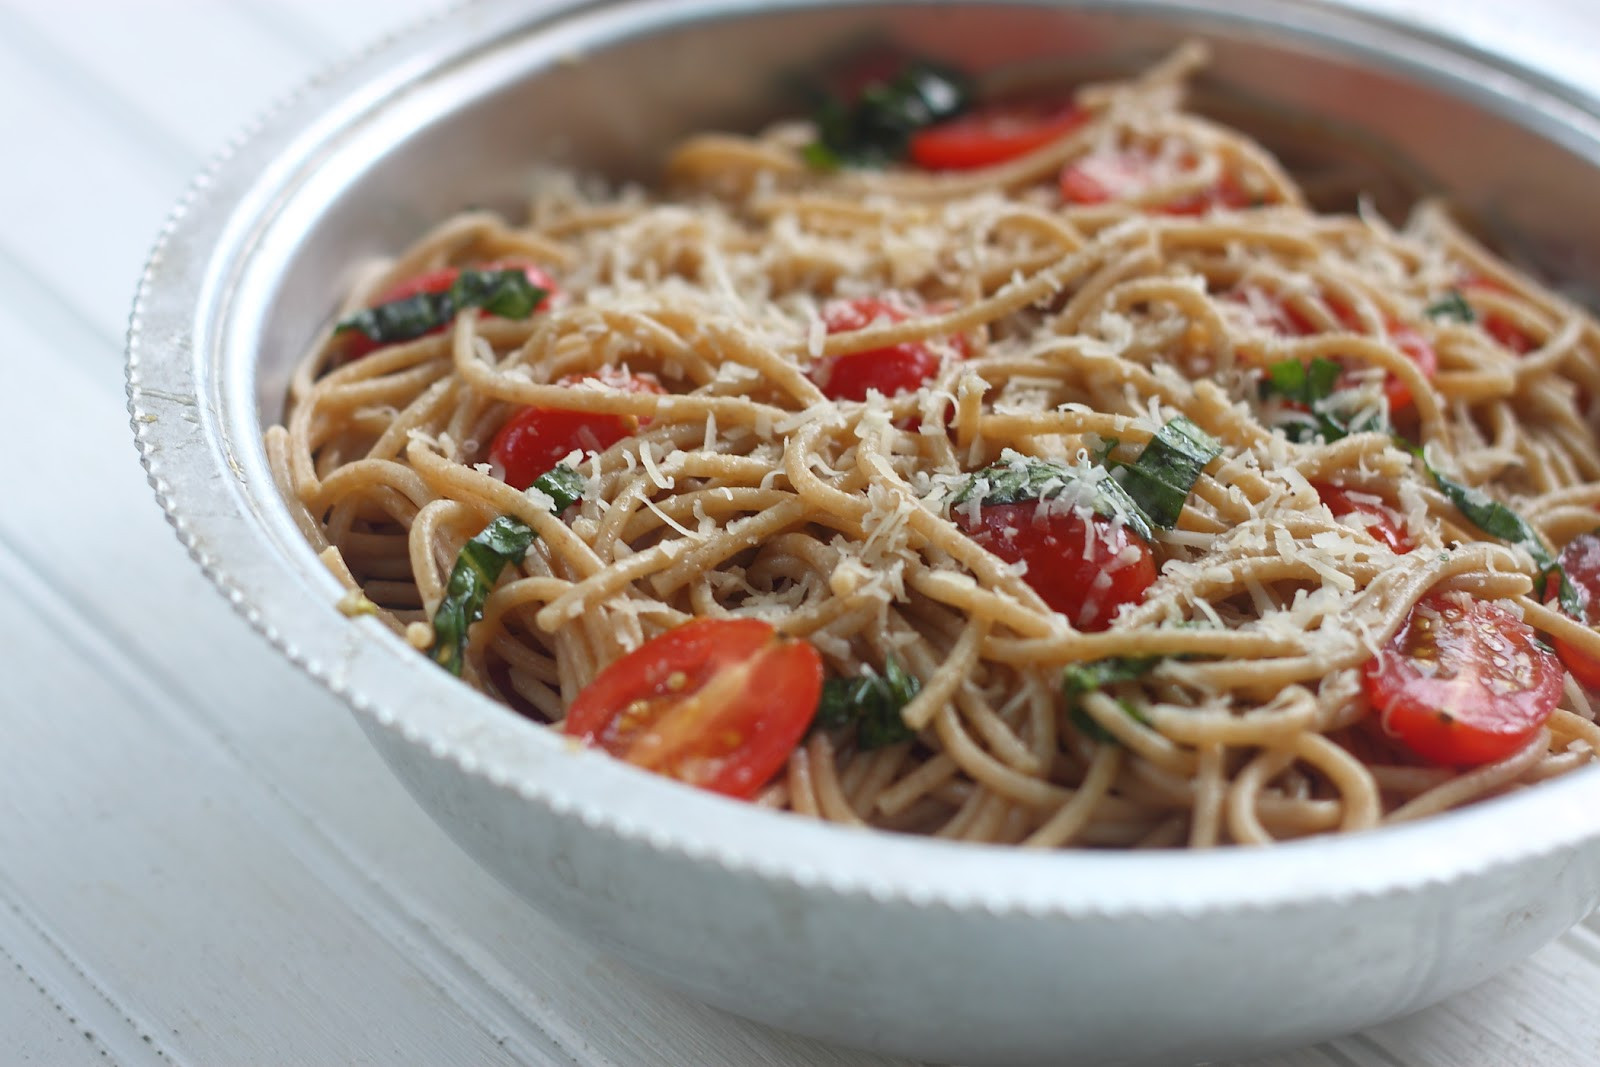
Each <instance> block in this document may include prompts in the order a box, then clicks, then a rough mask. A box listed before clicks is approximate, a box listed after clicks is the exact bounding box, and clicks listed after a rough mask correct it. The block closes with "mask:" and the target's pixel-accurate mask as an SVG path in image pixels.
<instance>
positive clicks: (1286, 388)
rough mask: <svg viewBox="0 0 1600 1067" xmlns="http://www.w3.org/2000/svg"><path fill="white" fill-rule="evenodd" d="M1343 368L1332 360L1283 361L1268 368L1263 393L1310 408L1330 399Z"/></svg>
mask: <svg viewBox="0 0 1600 1067" xmlns="http://www.w3.org/2000/svg"><path fill="white" fill-rule="evenodd" d="M1343 370H1344V368H1343V367H1341V366H1339V364H1337V363H1335V362H1334V361H1333V360H1331V359H1323V358H1322V357H1321V356H1318V357H1316V358H1315V359H1313V360H1312V361H1311V362H1310V363H1301V362H1300V361H1299V360H1298V359H1285V360H1282V361H1281V362H1278V363H1273V364H1271V365H1269V366H1268V367H1267V380H1266V382H1265V383H1264V384H1265V388H1266V391H1267V392H1268V393H1269V394H1270V393H1275V394H1277V395H1278V396H1281V397H1283V398H1284V399H1285V400H1293V401H1296V402H1297V403H1301V404H1306V405H1308V406H1309V405H1311V404H1315V403H1316V402H1317V401H1319V400H1326V399H1327V398H1328V397H1329V396H1331V395H1332V394H1333V392H1334V389H1335V387H1336V383H1337V382H1338V380H1339V375H1340V374H1341V373H1342V372H1343Z"/></svg>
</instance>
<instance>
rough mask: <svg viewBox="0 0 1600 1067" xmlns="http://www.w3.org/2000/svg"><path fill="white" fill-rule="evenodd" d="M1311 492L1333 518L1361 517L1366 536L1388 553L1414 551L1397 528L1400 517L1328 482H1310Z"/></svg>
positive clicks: (1405, 536) (1402, 532)
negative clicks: (1375, 541) (1353, 497)
mask: <svg viewBox="0 0 1600 1067" xmlns="http://www.w3.org/2000/svg"><path fill="white" fill-rule="evenodd" d="M1311 488H1313V489H1315V490H1316V491H1317V497H1318V499H1320V500H1321V501H1322V502H1323V504H1325V505H1327V508H1328V510H1329V511H1331V512H1333V517H1334V518H1336V519H1337V518H1340V517H1342V516H1345V515H1350V514H1357V515H1361V516H1362V517H1363V521H1364V523H1365V525H1366V527H1367V532H1368V533H1370V534H1371V535H1372V536H1373V537H1374V538H1375V539H1377V541H1378V542H1379V543H1380V544H1382V545H1383V546H1384V547H1386V548H1387V549H1388V550H1389V551H1390V552H1393V553H1395V554H1396V555H1400V554H1402V553H1405V552H1410V551H1411V550H1412V549H1413V548H1414V547H1416V546H1415V545H1413V544H1412V543H1411V538H1410V536H1409V535H1408V534H1407V533H1406V530H1405V527H1404V526H1403V525H1402V524H1401V522H1400V516H1399V515H1396V514H1395V513H1394V512H1393V511H1391V510H1390V509H1389V508H1387V507H1385V506H1384V505H1382V504H1374V503H1371V502H1370V501H1366V500H1354V499H1352V498H1351V497H1350V494H1349V493H1348V492H1347V491H1346V490H1345V489H1344V488H1343V487H1342V486H1337V485H1333V484H1331V483H1329V482H1312V483H1311Z"/></svg>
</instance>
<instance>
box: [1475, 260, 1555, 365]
mask: <svg viewBox="0 0 1600 1067" xmlns="http://www.w3.org/2000/svg"><path fill="white" fill-rule="evenodd" d="M1461 288H1463V289H1485V290H1488V291H1489V292H1492V293H1509V292H1510V291H1511V290H1509V289H1507V288H1506V287H1505V286H1504V285H1501V284H1500V283H1499V282H1497V281H1495V280H1494V279H1493V278H1485V277H1483V276H1482V275H1480V274H1469V275H1467V276H1466V277H1465V278H1463V279H1461ZM1479 321H1480V322H1481V324H1482V325H1483V329H1484V332H1485V333H1487V334H1488V335H1489V336H1490V337H1493V338H1494V339H1495V340H1496V341H1499V342H1500V344H1501V345H1503V346H1504V347H1505V348H1507V349H1509V350H1511V351H1512V352H1515V353H1516V354H1517V355H1519V356H1522V355H1526V354H1527V353H1529V352H1532V351H1533V350H1534V349H1535V348H1537V347H1538V346H1537V345H1536V344H1535V343H1534V340H1533V338H1531V337H1529V336H1528V335H1527V334H1525V333H1523V332H1522V331H1521V330H1520V329H1518V328H1517V327H1516V326H1514V325H1512V324H1511V323H1510V322H1509V321H1507V320H1506V318H1505V316H1503V315H1496V314H1494V313H1492V312H1491V313H1489V314H1487V315H1484V316H1482V317H1481V318H1480V320H1479Z"/></svg>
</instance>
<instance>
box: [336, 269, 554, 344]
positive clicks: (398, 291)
mask: <svg viewBox="0 0 1600 1067" xmlns="http://www.w3.org/2000/svg"><path fill="white" fill-rule="evenodd" d="M513 267H521V268H522V270H523V273H525V274H526V275H527V276H528V281H529V282H530V283H531V284H533V285H536V286H538V287H539V288H540V289H543V290H544V291H545V292H546V293H547V294H550V295H554V293H555V291H556V283H555V280H554V279H553V278H551V277H550V275H548V274H546V273H545V272H544V270H543V269H542V268H540V267H536V266H534V265H533V264H532V263H522V262H515V263H513V262H505V263H485V264H483V265H482V266H481V267H473V268H470V269H472V270H510V269H512V268H513ZM462 269H463V268H461V267H440V268H439V269H438V270H430V271H427V272H426V273H423V274H419V275H417V276H416V277H414V278H407V279H406V280H405V281H403V282H397V283H395V284H394V285H391V286H390V287H389V288H387V289H385V290H384V291H383V292H381V293H379V294H378V297H377V299H375V300H373V301H372V303H371V304H370V305H369V306H371V307H377V306H379V305H380V304H392V303H394V302H395V301H396V300H407V299H409V298H411V297H413V296H417V295H419V294H422V293H442V292H444V291H445V290H446V289H449V288H450V286H452V285H454V284H455V280H456V278H458V277H459V276H460V275H461V271H462ZM549 306H550V296H549V295H547V296H546V297H545V298H544V300H542V301H541V302H540V303H539V307H538V309H537V310H539V311H543V310H544V309H546V308H548V307H549ZM443 329H444V327H442V326H441V327H439V329H437V330H430V331H429V333H440V332H442V331H443ZM340 345H341V348H340V351H341V352H342V353H343V356H344V358H345V359H346V360H351V359H360V358H361V357H362V356H364V355H366V354H368V353H369V352H375V351H377V350H378V349H380V348H382V347H384V346H383V345H381V344H379V343H378V342H377V341H374V340H373V339H372V338H370V337H368V336H367V335H366V334H364V333H361V332H360V331H359V330H357V331H352V332H350V333H347V334H345V335H344V336H343V338H341V340H340Z"/></svg>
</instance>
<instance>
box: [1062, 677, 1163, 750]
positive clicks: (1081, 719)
mask: <svg viewBox="0 0 1600 1067" xmlns="http://www.w3.org/2000/svg"><path fill="white" fill-rule="evenodd" d="M1164 658H1165V657H1163V656H1111V657H1109V658H1107V659H1097V660H1091V661H1089V662H1088V663H1074V664H1071V665H1070V666H1068V667H1067V669H1066V670H1065V671H1063V672H1062V675H1061V689H1062V692H1064V693H1065V694H1066V697H1067V715H1068V717H1069V718H1070V719H1071V721H1072V725H1074V726H1076V727H1077V728H1078V729H1079V730H1080V731H1081V732H1082V733H1084V734H1087V735H1088V736H1089V737H1092V738H1093V739H1094V740H1096V741H1099V742H1102V743H1104V744H1118V743H1119V742H1118V741H1117V737H1116V735H1115V734H1113V733H1111V731H1109V730H1107V729H1106V728H1105V727H1104V726H1101V725H1100V723H1099V722H1098V721H1097V720H1096V719H1095V717H1094V716H1093V715H1090V714H1089V713H1088V711H1086V710H1084V707H1083V697H1084V696H1085V695H1087V694H1089V693H1093V692H1096V691H1098V690H1100V689H1102V688H1104V687H1105V686H1108V685H1116V684H1117V683H1119V682H1134V681H1138V680H1139V679H1140V678H1143V677H1144V676H1145V675H1146V674H1148V673H1149V672H1150V669H1151V668H1152V667H1154V666H1155V665H1156V664H1157V663H1160V662H1161V661H1162V659H1164ZM1117 704H1118V706H1120V707H1121V708H1122V710H1123V711H1124V712H1125V713H1127V715H1128V716H1129V717H1130V718H1133V719H1136V720H1138V721H1139V722H1144V721H1145V720H1144V717H1143V716H1142V715H1140V714H1139V709H1138V707H1137V706H1135V705H1134V704H1132V703H1131V702H1129V701H1126V700H1119V701H1117Z"/></svg>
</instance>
